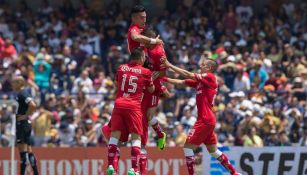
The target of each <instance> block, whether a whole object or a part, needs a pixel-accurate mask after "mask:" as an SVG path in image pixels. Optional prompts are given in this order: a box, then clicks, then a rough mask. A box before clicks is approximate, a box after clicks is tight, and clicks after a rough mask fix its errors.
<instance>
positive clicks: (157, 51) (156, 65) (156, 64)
mask: <svg viewBox="0 0 307 175" xmlns="http://www.w3.org/2000/svg"><path fill="white" fill-rule="evenodd" d="M147 52H148V56H149V68H150V70H152V71H165V70H166V68H162V67H161V64H162V58H163V57H166V54H165V51H164V48H163V45H161V44H157V45H155V46H154V47H153V48H151V49H148V50H147Z"/></svg>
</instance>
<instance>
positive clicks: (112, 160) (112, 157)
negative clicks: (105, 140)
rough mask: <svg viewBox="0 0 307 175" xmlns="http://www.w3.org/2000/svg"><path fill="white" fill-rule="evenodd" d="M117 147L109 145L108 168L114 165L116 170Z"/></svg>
mask: <svg viewBox="0 0 307 175" xmlns="http://www.w3.org/2000/svg"><path fill="white" fill-rule="evenodd" d="M117 164H118V159H117V145H113V144H109V146H108V166H110V165H112V166H113V167H114V169H115V166H116V167H117Z"/></svg>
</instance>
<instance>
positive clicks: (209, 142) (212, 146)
mask: <svg viewBox="0 0 307 175" xmlns="http://www.w3.org/2000/svg"><path fill="white" fill-rule="evenodd" d="M207 134H208V137H207V138H206V140H205V141H204V144H205V145H206V147H207V150H208V152H209V153H210V155H211V156H212V157H214V158H216V159H217V160H218V161H219V162H220V163H221V164H222V165H223V166H224V167H225V168H226V169H227V170H228V171H229V172H230V174H231V175H239V173H237V172H236V170H235V168H234V167H233V166H232V164H231V163H230V161H229V159H228V157H227V156H226V155H225V154H224V153H222V152H221V151H220V150H219V149H218V148H217V146H216V144H217V138H216V135H215V133H214V127H210V126H207Z"/></svg>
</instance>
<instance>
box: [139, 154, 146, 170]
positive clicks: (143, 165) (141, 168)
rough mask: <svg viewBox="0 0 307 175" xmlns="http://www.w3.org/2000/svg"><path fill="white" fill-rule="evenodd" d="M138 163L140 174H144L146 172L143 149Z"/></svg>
mask: <svg viewBox="0 0 307 175" xmlns="http://www.w3.org/2000/svg"><path fill="white" fill-rule="evenodd" d="M139 165H140V173H141V175H146V173H147V153H146V152H143V151H142V152H141V155H140V160H139Z"/></svg>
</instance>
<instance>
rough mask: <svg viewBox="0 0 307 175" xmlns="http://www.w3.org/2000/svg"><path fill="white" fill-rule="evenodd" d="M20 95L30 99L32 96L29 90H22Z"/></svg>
mask: <svg viewBox="0 0 307 175" xmlns="http://www.w3.org/2000/svg"><path fill="white" fill-rule="evenodd" d="M18 94H19V96H22V97H28V96H29V95H30V94H29V92H28V90H27V89H23V90H21V91H20V92H19V93H18Z"/></svg>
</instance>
